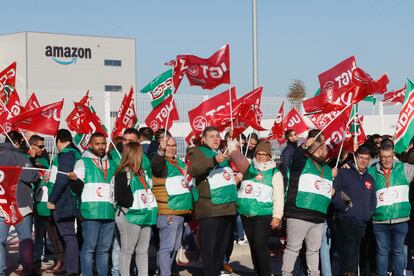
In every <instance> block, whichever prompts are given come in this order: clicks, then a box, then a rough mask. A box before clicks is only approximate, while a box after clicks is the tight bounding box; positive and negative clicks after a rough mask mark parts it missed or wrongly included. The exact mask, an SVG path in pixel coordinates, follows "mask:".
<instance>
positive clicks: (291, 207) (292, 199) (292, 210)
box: [285, 147, 326, 223]
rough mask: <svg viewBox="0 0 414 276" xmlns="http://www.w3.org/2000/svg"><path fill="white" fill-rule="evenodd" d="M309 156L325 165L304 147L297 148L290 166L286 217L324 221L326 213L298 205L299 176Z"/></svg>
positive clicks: (317, 221)
mask: <svg viewBox="0 0 414 276" xmlns="http://www.w3.org/2000/svg"><path fill="white" fill-rule="evenodd" d="M308 158H312V159H313V160H314V161H315V162H317V163H318V164H319V165H321V166H323V165H324V162H323V161H322V160H320V159H318V158H315V157H313V156H312V155H309V154H308V153H307V152H306V150H304V149H303V148H302V147H298V148H297V149H296V151H295V154H294V155H293V158H292V164H291V166H290V168H289V171H290V178H289V188H288V190H287V200H286V205H285V217H286V218H295V219H301V220H305V221H309V222H312V223H323V222H324V221H325V218H326V215H325V214H323V213H321V212H318V211H314V210H308V209H303V208H298V207H296V196H297V194H298V185H299V178H300V176H301V174H302V171H303V168H304V167H305V164H306V160H307V159H308Z"/></svg>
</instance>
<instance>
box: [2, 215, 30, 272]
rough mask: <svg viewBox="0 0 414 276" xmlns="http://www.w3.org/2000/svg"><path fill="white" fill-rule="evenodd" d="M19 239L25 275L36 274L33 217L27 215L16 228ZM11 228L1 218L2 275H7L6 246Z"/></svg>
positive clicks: (20, 255)
mask: <svg viewBox="0 0 414 276" xmlns="http://www.w3.org/2000/svg"><path fill="white" fill-rule="evenodd" d="M14 227H15V229H16V232H17V237H18V238H19V257H20V260H21V262H22V265H23V275H32V274H33V273H34V264H33V240H32V215H31V214H30V215H27V216H25V217H24V218H23V221H21V222H20V223H19V224H17V225H15V226H14ZM9 229H10V226H9V225H7V224H6V223H4V218H3V217H0V275H1V276H4V275H5V273H6V268H7V267H6V246H7V237H8V235H9Z"/></svg>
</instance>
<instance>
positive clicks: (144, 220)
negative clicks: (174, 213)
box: [114, 142, 158, 276]
mask: <svg viewBox="0 0 414 276" xmlns="http://www.w3.org/2000/svg"><path fill="white" fill-rule="evenodd" d="M143 154H144V153H143V151H142V147H141V145H140V144H138V143H135V142H131V143H128V144H126V145H124V148H123V151H122V159H121V163H120V164H119V166H118V169H117V170H116V172H115V176H114V195H115V201H116V204H117V206H118V210H117V212H116V215H115V222H116V225H117V226H118V229H119V233H120V236H121V254H120V256H119V266H120V272H121V275H122V276H124V275H129V268H130V264H131V257H132V254H133V253H134V252H135V262H136V265H137V269H138V275H148V247H149V243H150V237H151V225H154V224H155V223H156V220H157V212H158V207H157V202H156V200H155V197H154V195H153V194H152V192H151V188H152V187H151V186H150V184H149V181H148V176H147V175H146V173H145V171H144V170H143V169H142V168H141V163H142V158H143Z"/></svg>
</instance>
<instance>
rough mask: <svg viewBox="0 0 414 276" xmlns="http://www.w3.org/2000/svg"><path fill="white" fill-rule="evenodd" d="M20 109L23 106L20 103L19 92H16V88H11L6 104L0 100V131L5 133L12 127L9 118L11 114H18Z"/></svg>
mask: <svg viewBox="0 0 414 276" xmlns="http://www.w3.org/2000/svg"><path fill="white" fill-rule="evenodd" d="M22 110H23V107H22V106H21V104H20V98H19V94H17V91H16V90H13V92H12V93H11V94H10V95H9V100H8V101H7V104H6V105H4V103H3V102H1V101H0V133H4V132H6V133H7V132H10V131H12V130H13V129H14V127H13V125H12V123H11V121H10V119H11V118H12V117H13V116H17V115H19V114H20V113H21V112H22Z"/></svg>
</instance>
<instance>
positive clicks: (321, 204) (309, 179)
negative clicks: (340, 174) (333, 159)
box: [296, 158, 332, 214]
mask: <svg viewBox="0 0 414 276" xmlns="http://www.w3.org/2000/svg"><path fill="white" fill-rule="evenodd" d="M331 198H332V169H331V168H330V167H329V166H327V165H323V167H321V166H320V165H319V164H317V163H316V162H315V161H314V160H312V159H311V158H308V159H307V160H306V164H305V167H304V168H303V170H302V173H301V175H300V177H299V183H298V193H297V195H296V207H298V208H303V209H308V210H313V211H318V212H321V213H323V214H326V213H327V210H328V206H329V203H330V202H331Z"/></svg>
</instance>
